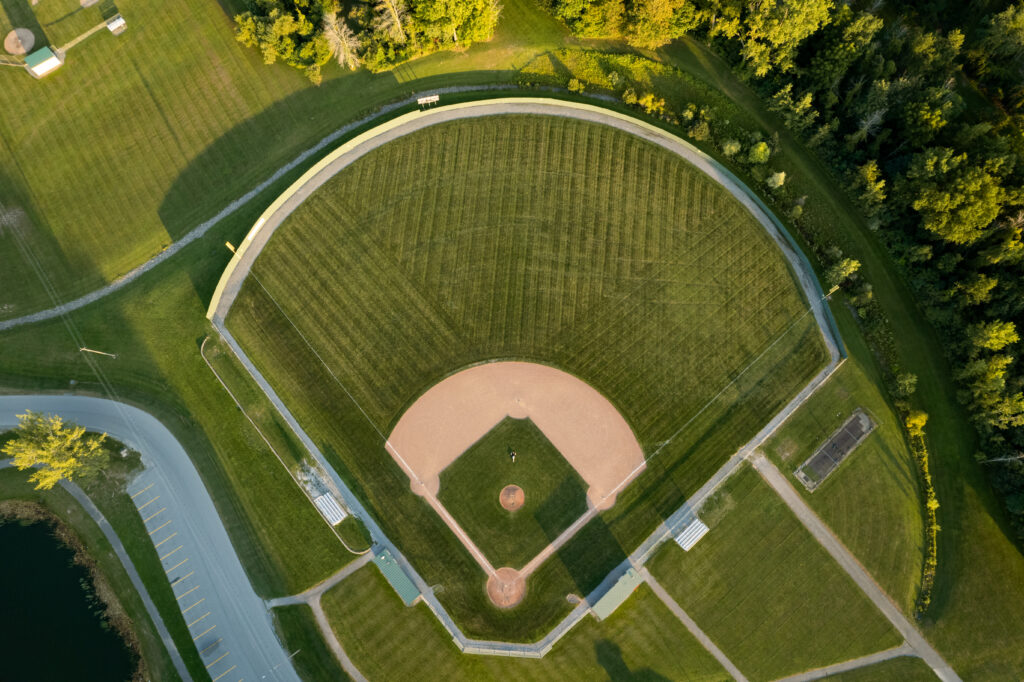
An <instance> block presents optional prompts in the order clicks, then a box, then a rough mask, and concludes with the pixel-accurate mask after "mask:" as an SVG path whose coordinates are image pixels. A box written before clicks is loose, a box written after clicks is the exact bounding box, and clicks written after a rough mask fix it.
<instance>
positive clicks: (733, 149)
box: [722, 140, 741, 156]
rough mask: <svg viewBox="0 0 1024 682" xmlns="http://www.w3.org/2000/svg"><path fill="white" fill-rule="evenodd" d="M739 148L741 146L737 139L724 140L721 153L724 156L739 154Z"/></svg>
mask: <svg viewBox="0 0 1024 682" xmlns="http://www.w3.org/2000/svg"><path fill="white" fill-rule="evenodd" d="M740 149H741V146H740V143H739V141H737V140H726V141H725V142H723V143H722V154H724V155H725V156H735V155H736V154H739V152H740Z"/></svg>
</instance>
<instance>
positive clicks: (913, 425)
mask: <svg viewBox="0 0 1024 682" xmlns="http://www.w3.org/2000/svg"><path fill="white" fill-rule="evenodd" d="M927 423H928V413H927V412H922V411H921V410H912V411H911V412H910V414H908V415H907V418H906V420H905V421H904V424H906V427H907V431H908V432H909V433H910V435H911V436H924V426H925V424H927Z"/></svg>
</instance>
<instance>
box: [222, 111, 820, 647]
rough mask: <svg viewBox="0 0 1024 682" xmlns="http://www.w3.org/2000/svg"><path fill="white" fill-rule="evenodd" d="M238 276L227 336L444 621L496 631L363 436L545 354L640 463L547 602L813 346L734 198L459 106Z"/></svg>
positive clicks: (761, 239) (637, 145) (358, 173)
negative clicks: (618, 427) (470, 370)
mask: <svg viewBox="0 0 1024 682" xmlns="http://www.w3.org/2000/svg"><path fill="white" fill-rule="evenodd" d="M587 169H591V170H592V172H587ZM382 186H388V187H392V188H395V190H394V191H393V192H392V194H391V195H390V196H388V197H381V196H380V192H379V190H378V189H377V188H379V187H382ZM640 206H642V207H644V210H642V211H640V210H635V208H634V207H640ZM253 273H254V275H255V277H250V278H249V279H248V280H247V281H246V283H245V286H244V287H243V290H242V293H241V295H240V297H239V298H238V300H237V301H236V303H235V305H234V307H233V308H232V311H231V313H230V315H229V317H228V325H229V327H230V328H231V330H232V332H233V333H234V334H235V335H236V337H237V338H238V339H239V341H240V342H241V343H242V344H243V346H244V347H245V348H246V350H247V352H248V353H249V354H250V357H252V358H253V360H254V361H255V362H256V364H257V365H258V366H259V367H260V368H261V370H262V371H263V372H264V373H265V374H266V375H267V376H268V378H269V379H270V381H271V382H272V383H274V384H275V388H276V390H277V391H278V392H279V393H280V394H281V395H282V397H283V398H284V400H285V401H286V402H287V403H288V404H289V407H290V409H292V410H293V411H294V412H295V413H296V416H297V417H298V419H299V420H300V422H301V423H302V424H303V426H304V428H305V429H306V430H307V431H308V432H309V433H310V435H311V437H312V438H313V439H314V440H315V441H317V442H318V443H319V444H321V445H322V449H324V450H325V453H326V454H327V456H328V457H330V458H331V459H332V463H333V464H334V465H335V466H336V467H337V468H338V470H339V472H340V473H341V474H342V475H343V476H345V477H346V478H347V479H348V480H349V481H351V482H352V484H353V486H354V489H355V491H356V492H357V494H359V495H361V496H362V497H363V499H364V500H365V501H366V502H367V504H368V506H369V508H370V510H371V513H374V514H375V516H376V518H377V519H378V520H379V521H380V522H381V523H382V524H383V526H384V528H385V530H386V532H387V533H388V534H389V535H390V536H391V537H392V538H393V539H395V540H396V542H398V544H399V546H400V547H401V548H402V549H403V551H405V552H407V553H408V554H409V555H410V556H411V557H412V559H413V563H414V565H416V566H417V568H418V569H419V570H420V571H421V572H423V574H424V577H425V578H426V580H427V581H428V582H430V583H441V584H443V585H444V586H445V590H444V591H443V592H442V593H441V595H440V598H441V599H442V600H443V601H444V602H445V604H446V605H447V606H448V607H449V608H451V609H452V610H453V612H454V613H455V616H456V617H457V618H458V619H459V621H460V623H462V624H463V625H464V626H465V623H466V620H465V619H477V620H478V621H479V619H480V618H485V621H483V622H481V623H480V625H478V626H476V632H475V633H474V634H476V635H479V636H493V635H502V636H508V633H507V632H505V631H504V630H503V629H502V628H499V627H498V626H497V624H498V622H499V621H498V619H499V618H501V619H504V618H505V616H504V615H503V614H499V613H498V612H497V611H495V610H493V609H490V610H489V609H488V607H487V606H486V605H484V604H480V603H479V600H480V598H481V597H480V595H477V592H478V585H477V583H479V582H481V581H482V574H481V576H480V577H478V578H476V579H473V580H471V581H470V583H471V584H470V585H468V586H467V585H460V583H461V582H462V581H464V580H465V578H464V577H460V578H459V579H458V580H455V576H454V575H453V571H452V569H451V567H450V565H449V564H448V562H442V561H439V560H438V559H436V558H434V557H435V556H437V555H442V556H443V555H446V554H448V553H458V552H459V550H458V549H453V550H445V551H443V552H442V551H439V550H438V549H437V548H438V547H442V546H444V547H451V546H452V545H453V543H454V536H451V535H450V533H448V531H447V530H445V529H441V531H440V532H441V533H442V534H443V535H444V538H439V537H438V536H436V535H427V534H425V531H424V530H422V528H421V527H420V526H421V525H422V526H423V527H426V526H430V525H432V524H434V522H433V521H432V520H431V518H430V516H431V514H430V513H429V512H427V511H425V505H423V504H422V503H421V502H419V501H409V502H406V501H404V500H405V498H408V497H410V496H411V495H412V493H411V492H410V491H409V488H408V480H407V477H405V475H404V474H403V473H402V472H401V471H400V469H399V468H398V467H397V466H396V465H395V464H394V463H393V462H392V461H391V458H390V457H389V456H388V455H386V453H385V452H384V451H383V449H382V444H383V438H382V436H383V434H386V433H388V432H389V431H390V429H391V428H392V426H393V424H394V423H395V422H396V421H397V419H398V417H399V416H400V415H401V413H402V411H404V409H405V408H406V406H407V405H408V404H410V403H411V402H412V400H414V399H415V398H416V397H417V396H418V395H419V394H421V393H422V392H423V391H424V390H426V389H427V388H428V387H429V386H431V385H432V384H433V383H435V382H436V381H438V380H439V379H441V378H443V377H444V376H445V375H447V374H448V373H449V372H451V371H454V370H457V369H460V368H462V367H465V366H468V365H470V364H473V363H475V362H479V361H484V360H488V359H493V358H520V359H532V360H542V361H545V362H550V363H553V364H555V365H556V366H559V367H561V368H563V369H566V370H567V371H569V372H571V373H572V374H574V375H576V376H579V377H581V378H582V379H583V380H584V381H587V382H588V383H589V384H591V385H592V386H594V387H595V388H596V389H597V390H598V391H600V392H601V393H602V394H603V395H605V396H607V397H608V398H609V400H611V402H612V403H613V404H615V405H616V407H617V408H618V409H619V410H620V412H621V413H622V414H623V415H624V417H625V418H626V420H627V421H628V422H629V423H630V425H631V427H632V428H633V430H634V432H635V433H636V434H637V437H638V439H639V441H640V443H641V446H642V447H643V448H644V450H645V453H646V454H647V456H648V457H649V458H651V462H650V465H649V470H648V472H646V473H645V474H642V475H641V476H640V477H639V479H638V480H637V481H636V482H634V483H633V484H631V486H630V487H629V488H627V489H626V490H625V491H624V492H623V493H622V494H621V495H620V498H619V499H620V501H619V503H618V504H617V505H616V507H615V508H614V509H613V510H611V512H609V513H608V514H607V515H606V519H605V520H601V521H599V522H598V523H597V524H595V525H594V527H593V528H591V529H590V530H591V531H592V533H591V536H592V537H598V538H600V539H601V543H599V544H597V545H596V546H594V547H592V548H590V549H591V550H593V551H595V552H597V550H607V551H606V552H603V553H604V554H605V555H606V556H603V557H598V560H599V563H594V562H593V561H587V562H583V561H579V562H576V561H570V565H569V566H568V568H569V573H570V575H571V576H572V578H573V581H572V584H570V585H567V586H566V589H563V590H558V591H557V593H558V596H557V599H558V600H562V598H563V597H564V594H565V592H566V591H569V590H576V591H582V592H584V593H585V592H587V591H589V590H590V589H592V588H593V587H595V586H596V584H597V582H599V581H600V577H601V576H598V575H594V574H593V573H592V572H593V571H594V570H595V566H597V565H603V564H601V563H600V562H603V561H604V560H605V559H607V557H618V559H619V560H620V559H621V558H622V557H624V556H625V554H624V548H625V549H631V548H632V547H634V546H635V545H636V544H637V543H639V541H640V540H641V539H642V538H643V537H644V536H645V535H646V534H647V533H649V532H650V531H651V530H653V528H654V527H655V526H656V525H657V523H658V522H660V520H661V519H662V518H663V517H664V516H665V515H667V514H669V513H671V512H672V511H674V510H675V509H676V508H677V507H678V506H679V504H681V503H682V502H683V501H684V500H685V499H686V497H687V496H688V494H689V493H692V492H693V491H694V490H696V488H697V487H699V486H700V485H701V484H702V483H703V482H704V480H706V478H707V477H708V476H710V475H711V473H713V471H714V470H715V469H717V468H718V467H719V466H720V465H721V464H722V463H723V462H724V461H725V460H726V459H727V458H728V457H729V455H731V454H732V453H733V452H735V450H736V448H737V447H739V446H740V445H741V444H742V443H743V442H745V440H746V439H748V438H749V437H750V436H752V435H753V434H754V433H755V432H756V431H757V430H758V429H759V428H760V427H761V426H762V425H763V424H764V422H766V421H767V420H768V419H769V418H770V416H771V415H773V414H774V413H775V412H776V411H777V410H778V409H779V408H780V407H781V406H782V405H783V404H784V403H785V402H786V401H787V400H788V398H789V397H790V396H791V395H792V394H793V393H795V392H796V391H797V390H798V389H799V388H800V387H802V386H803V385H804V384H805V383H806V382H807V381H808V380H809V379H810V377H811V376H813V374H814V373H816V372H817V371H818V369H819V368H820V367H821V366H822V364H823V363H824V361H825V352H824V348H823V344H822V341H821V338H820V334H819V332H818V331H817V328H816V327H815V324H814V320H813V317H812V316H810V315H808V314H806V304H805V302H804V301H803V299H802V298H801V294H800V292H799V290H798V289H797V287H796V286H795V284H794V282H793V279H792V276H791V274H790V272H789V270H788V268H787V265H786V263H785V261H784V260H783V258H782V256H781V254H780V253H779V251H778V250H777V249H776V248H775V246H774V244H773V243H772V242H771V240H770V238H769V237H768V235H767V234H766V233H765V231H764V229H763V228H762V227H761V226H760V225H759V224H758V223H756V222H755V221H754V219H753V218H752V217H751V216H750V215H749V214H747V213H745V212H744V211H743V210H742V209H741V208H740V205H739V204H738V202H736V201H735V200H734V199H733V198H732V197H731V195H729V194H728V193H727V192H726V191H725V190H724V189H722V188H721V187H720V186H719V185H717V184H716V183H714V182H713V181H712V180H710V179H709V178H708V177H706V176H705V175H704V174H702V173H700V172H699V171H697V170H696V169H694V168H693V167H692V166H690V165H689V164H687V163H685V162H684V161H682V160H681V159H679V158H678V157H676V156H675V155H671V154H669V153H667V152H665V151H664V150H662V149H660V148H657V147H655V146H653V145H651V144H649V143H646V142H641V141H639V140H637V139H635V138H632V137H630V136H628V135H625V134H624V133H621V132H618V131H616V130H614V129H611V128H608V127H604V126H597V125H594V124H589V123H584V122H580V121H574V120H571V119H561V118H555V117H526V116H500V117H488V118H486V119H471V120H464V121H457V122H453V123H445V124H439V125H436V126H432V127H430V128H427V129H425V130H423V131H420V132H418V133H416V134H413V135H410V136H406V137H403V138H400V139H399V140H396V141H394V142H392V143H390V144H388V145H386V146H384V147H382V148H380V149H377V150H375V151H374V152H372V153H371V154H368V155H367V156H365V157H363V159H361V160H360V161H359V162H357V163H355V164H353V165H352V166H350V167H348V168H346V169H345V170H343V171H342V172H340V173H339V174H338V175H337V176H335V177H334V178H333V179H332V180H330V181H329V182H328V183H327V184H326V185H324V187H323V188H321V189H320V190H319V191H318V192H316V193H315V194H314V195H313V197H311V198H310V199H309V200H307V201H306V202H305V203H304V204H302V205H301V206H300V207H299V208H298V209H297V210H296V211H295V212H294V213H293V214H292V215H291V216H290V217H289V218H288V220H287V221H286V223H285V224H284V225H282V227H281V228H279V229H278V231H277V232H276V233H275V235H274V236H273V237H272V239H271V240H270V242H269V244H268V246H267V247H266V249H265V251H264V253H263V254H262V255H261V256H260V258H259V259H258V260H257V262H256V264H255V267H254V269H253ZM342 273H343V274H342ZM257 280H258V281H257ZM293 325H297V326H293ZM298 330H301V333H299V331H298ZM307 340H310V341H309V345H307ZM709 348H714V349H715V352H714V353H712V354H709V353H708V352H707V349H709ZM314 349H315V353H314ZM317 356H319V357H321V358H323V362H324V363H326V367H325V366H324V364H322V363H321V362H320V360H319V359H318V358H317ZM327 367H329V368H330V371H329V372H328V371H327ZM353 401H354V402H353ZM413 509H415V510H417V511H413ZM396 519H401V520H402V522H401V523H398V522H397V521H396ZM602 529H603V530H602ZM438 543H440V544H438ZM597 553H602V552H597ZM562 556H567V555H562ZM616 562H617V561H616ZM612 565H614V564H612ZM579 569H583V570H585V571H587V572H588V575H586V576H580V575H578V573H577V571H578V570H579ZM467 590H471V591H472V595H473V596H470V595H469V594H467V593H466V591H467ZM537 598H538V596H537V595H535V594H532V588H531V595H530V597H528V602H531V603H536V599H537ZM463 605H465V606H463ZM468 606H472V608H466V607H468ZM532 608H533V607H532V606H528V605H525V604H524V606H522V607H520V608H519V609H517V611H518V612H519V616H520V617H519V618H518V619H517V620H516V623H517V626H516V627H518V628H522V630H520V632H521V636H525V633H526V632H528V631H537V630H538V629H542V625H543V624H542V623H540V622H539V621H536V622H535V618H534V617H533V615H531V614H530V611H531V610H532ZM561 610H562V609H561V607H560V608H559V609H558V612H561ZM555 613H556V612H551V614H552V617H554V615H555ZM486 619H490V620H489V621H487V620H486ZM528 623H532V625H531V626H529V627H528V626H527V624H528ZM548 624H550V623H548Z"/></svg>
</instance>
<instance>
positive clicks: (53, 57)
mask: <svg viewBox="0 0 1024 682" xmlns="http://www.w3.org/2000/svg"><path fill="white" fill-rule="evenodd" d="M63 64H64V57H63V56H62V55H61V54H60V53H59V52H54V51H53V50H51V49H50V48H49V47H42V48H40V49H38V50H36V51H35V52H33V53H32V54H30V55H28V56H26V57H25V68H26V69H28V72H29V73H30V74H32V75H33V76H34V77H36V78H42V77H43V76H45V75H47V74H49V73H52V72H54V71H56V70H57V69H59V68H60V67H61V66H63Z"/></svg>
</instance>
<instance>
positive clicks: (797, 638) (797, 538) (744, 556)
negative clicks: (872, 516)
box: [648, 467, 902, 680]
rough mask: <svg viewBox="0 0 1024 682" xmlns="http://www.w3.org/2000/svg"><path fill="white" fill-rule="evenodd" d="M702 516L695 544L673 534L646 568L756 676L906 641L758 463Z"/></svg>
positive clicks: (814, 665)
mask: <svg viewBox="0 0 1024 682" xmlns="http://www.w3.org/2000/svg"><path fill="white" fill-rule="evenodd" d="M703 517H704V519H705V521H706V522H707V523H708V526H710V528H711V531H710V533H708V535H707V536H705V537H704V539H702V540H701V541H700V543H699V544H698V545H697V546H696V547H694V548H693V549H692V550H690V551H689V552H684V551H683V550H682V549H680V548H679V547H678V546H677V545H676V544H674V543H668V544H666V545H664V546H663V548H662V549H661V550H660V551H659V552H658V553H657V554H656V555H655V557H654V558H653V559H652V561H651V562H649V563H648V568H649V569H650V571H651V573H652V574H653V575H654V577H655V578H657V580H658V581H659V582H660V583H661V584H662V585H663V586H664V587H665V589H666V590H667V591H668V592H669V593H670V594H671V595H672V597H673V598H674V599H675V600H676V601H678V602H679V604H680V605H681V606H682V607H683V609H685V610H686V611H687V613H689V614H690V616H691V617H692V618H693V619H694V620H695V621H697V623H698V624H699V625H700V627H701V628H702V629H703V630H704V632H705V633H707V635H708V636H709V637H710V638H711V639H712V641H714V642H715V644H717V645H718V647H719V648H720V649H721V650H722V651H723V652H724V653H725V655H726V656H728V657H729V658H730V659H731V660H732V662H733V663H734V664H736V666H737V667H738V668H739V669H740V672H742V673H743V674H744V675H746V676H747V677H748V678H750V679H751V680H771V679H776V678H779V677H785V676H787V675H793V674H796V673H798V672H801V671H804V670H808V669H811V668H819V667H822V666H826V665H830V664H832V663H838V662H840V661H845V660H848V659H851V658H857V657H859V656H864V655H867V654H870V653H873V652H875V651H880V650H882V649H888V648H890V647H893V646H897V645H899V644H900V643H901V642H902V638H901V637H899V635H898V634H897V633H896V632H895V631H894V630H893V629H892V627H891V626H890V625H889V622H888V621H887V620H886V619H885V618H884V617H883V616H882V614H881V613H879V612H878V611H877V610H876V609H875V607H874V605H872V604H871V602H870V601H868V599H867V597H866V596H864V594H863V593H861V591H860V590H859V589H858V588H857V586H856V585H855V584H854V582H853V580H852V579H850V577H849V576H848V575H846V573H844V572H843V571H842V570H841V569H840V568H839V567H838V566H837V565H836V564H835V563H834V562H833V560H832V558H831V557H829V555H828V554H827V553H826V552H825V550H824V549H823V548H822V547H821V546H820V545H819V544H818V543H817V541H815V540H814V538H813V537H812V536H811V534H810V533H808V532H807V531H806V530H805V529H804V527H803V526H802V525H800V522H799V521H798V520H797V519H796V517H795V516H793V514H792V513H791V512H790V511H789V509H788V508H787V507H786V506H785V504H784V503H783V502H782V501H781V500H780V499H779V498H778V497H777V496H776V495H775V493H774V492H773V491H772V489H771V488H769V487H768V485H767V484H766V483H764V482H763V481H762V480H761V479H760V477H759V476H758V475H757V473H756V472H755V471H754V470H753V469H751V468H749V467H747V468H744V469H743V470H742V471H741V472H739V473H738V474H736V475H735V476H734V477H733V478H732V479H730V481H729V482H728V483H727V484H726V486H725V487H724V488H723V489H722V490H721V491H720V492H719V493H718V497H717V499H716V500H715V501H714V502H709V506H708V508H707V509H706V510H705V512H704V513H703Z"/></svg>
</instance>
